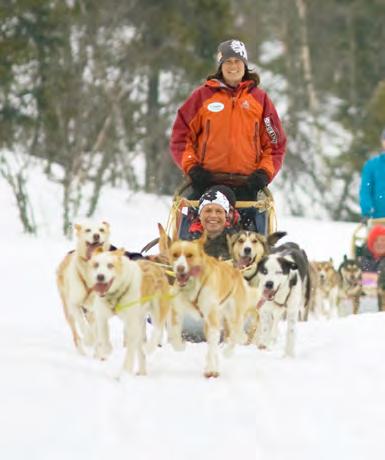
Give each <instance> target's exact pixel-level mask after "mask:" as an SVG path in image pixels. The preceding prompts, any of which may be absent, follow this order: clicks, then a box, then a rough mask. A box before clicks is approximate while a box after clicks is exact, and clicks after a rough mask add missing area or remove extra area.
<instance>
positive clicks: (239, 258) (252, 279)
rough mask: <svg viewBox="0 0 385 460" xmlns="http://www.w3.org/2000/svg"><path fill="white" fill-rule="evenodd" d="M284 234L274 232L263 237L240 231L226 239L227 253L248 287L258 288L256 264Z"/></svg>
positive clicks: (258, 234)
mask: <svg viewBox="0 0 385 460" xmlns="http://www.w3.org/2000/svg"><path fill="white" fill-rule="evenodd" d="M285 235H286V232H275V233H272V234H271V235H268V236H267V237H265V236H264V235H261V234H260V233H256V232H250V231H247V230H241V231H240V232H238V233H236V234H235V235H231V236H229V237H228V244H229V251H230V255H231V258H232V260H233V261H234V265H235V266H236V267H238V268H239V269H240V270H241V271H242V274H243V277H244V278H245V280H246V281H247V282H248V283H249V284H250V286H254V287H257V286H258V276H257V275H258V263H259V261H260V260H261V259H262V257H263V256H264V255H266V254H267V253H268V252H269V251H270V249H271V247H273V246H274V245H275V244H276V242H277V241H278V240H279V239H281V238H283V237H284V236H285Z"/></svg>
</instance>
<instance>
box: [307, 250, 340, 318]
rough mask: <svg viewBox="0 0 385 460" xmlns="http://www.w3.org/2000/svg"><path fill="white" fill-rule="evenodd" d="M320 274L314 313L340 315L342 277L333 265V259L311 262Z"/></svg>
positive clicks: (318, 314) (328, 315)
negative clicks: (339, 298)
mask: <svg viewBox="0 0 385 460" xmlns="http://www.w3.org/2000/svg"><path fill="white" fill-rule="evenodd" d="M311 264H312V265H313V268H314V269H315V271H316V272H317V274H318V280H317V284H316V289H315V302H314V313H315V315H316V316H317V317H318V318H319V317H320V316H321V315H326V316H327V317H328V318H331V317H332V316H337V315H338V296H339V286H340V278H339V275H338V272H337V271H336V270H335V268H334V266H333V259H331V258H330V259H329V260H324V261H313V262H311Z"/></svg>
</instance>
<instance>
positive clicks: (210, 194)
mask: <svg viewBox="0 0 385 460" xmlns="http://www.w3.org/2000/svg"><path fill="white" fill-rule="evenodd" d="M235 202H236V198H235V194H234V192H233V191H232V190H231V188H229V187H227V186H226V185H213V186H212V187H210V188H209V189H208V190H206V191H205V192H204V193H203V195H202V196H201V197H200V199H199V210H198V213H199V214H200V213H201V212H202V209H203V208H204V207H205V206H206V205H207V204H218V205H219V206H222V208H223V209H224V210H225V212H226V214H228V213H229V211H230V209H231V208H233V207H234V206H235Z"/></svg>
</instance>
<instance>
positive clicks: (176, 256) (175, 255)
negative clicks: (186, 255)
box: [171, 252, 179, 259]
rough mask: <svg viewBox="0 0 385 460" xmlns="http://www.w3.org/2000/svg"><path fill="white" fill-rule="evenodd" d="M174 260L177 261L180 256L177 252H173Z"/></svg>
mask: <svg viewBox="0 0 385 460" xmlns="http://www.w3.org/2000/svg"><path fill="white" fill-rule="evenodd" d="M171 256H172V257H173V258H174V259H177V258H178V257H179V254H178V253H177V252H173V253H172V255H171Z"/></svg>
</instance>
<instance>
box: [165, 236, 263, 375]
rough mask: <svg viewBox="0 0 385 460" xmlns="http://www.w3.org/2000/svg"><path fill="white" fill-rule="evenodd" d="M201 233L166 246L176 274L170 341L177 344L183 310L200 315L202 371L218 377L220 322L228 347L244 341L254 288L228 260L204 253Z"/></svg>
mask: <svg viewBox="0 0 385 460" xmlns="http://www.w3.org/2000/svg"><path fill="white" fill-rule="evenodd" d="M204 243H205V236H204V237H202V238H200V239H199V240H195V241H175V242H173V244H172V245H171V248H170V262H171V264H172V267H173V270H174V272H175V274H176V283H175V284H174V286H173V288H172V294H173V299H172V304H173V318H172V323H171V331H170V333H171V337H170V341H171V343H172V344H173V345H174V346H176V347H178V348H179V347H180V346H181V329H182V316H183V314H184V312H188V313H189V314H191V315H193V316H195V317H197V318H199V317H200V318H202V319H203V321H204V330H205V335H206V340H207V347H208V350H207V357H206V367H205V372H204V375H205V376H206V377H218V375H219V365H218V345H219V341H220V336H221V331H222V330H223V328H224V323H225V324H226V328H227V330H228V334H229V336H228V343H229V349H228V351H231V349H232V348H233V347H234V346H235V344H237V343H239V344H243V343H244V342H245V338H246V337H245V333H244V330H243V325H244V320H245V313H246V311H247V309H248V308H250V306H251V304H253V303H254V304H256V303H257V299H256V295H257V293H256V290H254V292H251V288H249V286H248V285H247V283H246V281H245V280H244V279H243V277H242V274H241V272H240V271H239V270H237V269H236V268H234V267H232V266H231V265H230V264H228V263H226V262H223V261H220V260H217V259H215V258H214V257H210V256H208V255H207V254H206V253H205V251H204Z"/></svg>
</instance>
